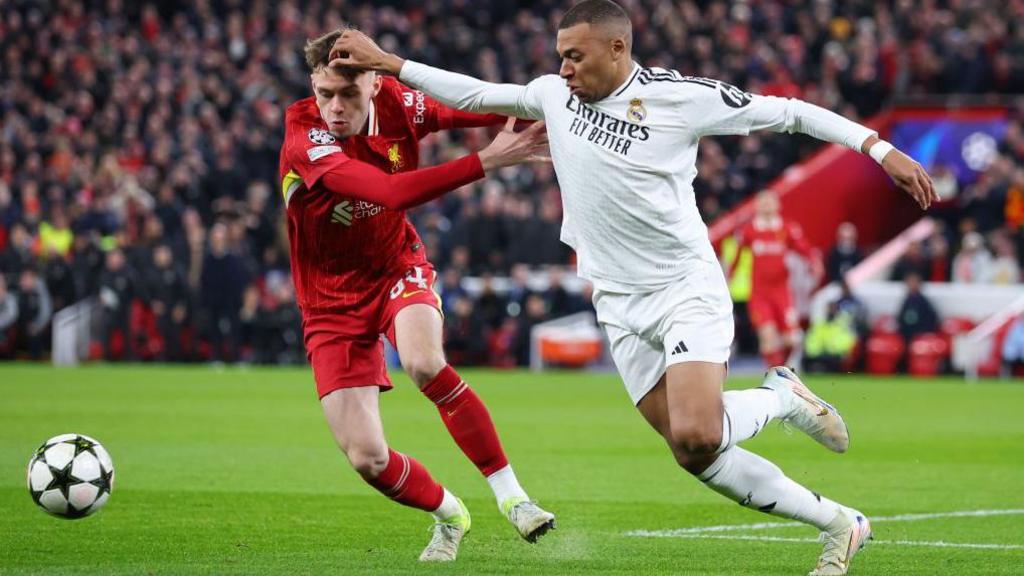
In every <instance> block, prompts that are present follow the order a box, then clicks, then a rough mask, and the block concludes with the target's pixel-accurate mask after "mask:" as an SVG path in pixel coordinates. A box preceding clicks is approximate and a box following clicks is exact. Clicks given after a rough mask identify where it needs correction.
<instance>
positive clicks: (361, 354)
mask: <svg viewBox="0 0 1024 576" xmlns="http://www.w3.org/2000/svg"><path fill="white" fill-rule="evenodd" d="M436 279H437V273H436V272H435V271H434V267H433V266H432V265H431V264H430V263H424V264H420V265H418V266H414V267H412V268H410V269H409V270H408V271H406V272H405V273H404V274H401V275H396V276H394V277H391V278H388V279H386V280H382V281H381V282H380V283H379V284H378V285H377V287H375V289H374V290H372V291H371V292H369V293H368V296H367V297H366V298H364V299H363V302H364V303H363V304H362V305H361V306H359V307H357V308H352V309H350V310H345V311H339V312H325V313H311V314H307V315H304V318H303V321H302V328H303V335H304V338H305V343H306V357H307V358H308V359H309V363H310V365H312V367H313V379H314V380H316V391H317V394H318V395H319V397H320V398H323V397H324V396H326V395H328V394H330V393H331V392H334V391H335V390H338V389H341V388H358V387H361V386H379V387H380V388H381V390H382V391H386V390H390V389H391V378H389V377H388V371H387V366H386V364H385V362H384V341H383V340H382V335H386V336H387V338H388V340H390V341H391V343H392V345H394V343H395V316H396V315H398V311H399V310H401V309H402V308H405V307H406V306H409V305H412V304H427V305H429V306H432V307H434V308H436V309H437V310H438V311H440V310H441V299H440V297H439V296H438V295H437V293H436V292H434V289H433V286H434V280H436Z"/></svg>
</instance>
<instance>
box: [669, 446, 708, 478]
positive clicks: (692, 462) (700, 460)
mask: <svg viewBox="0 0 1024 576" xmlns="http://www.w3.org/2000/svg"><path fill="white" fill-rule="evenodd" d="M672 453H673V455H674V456H675V457H676V463H677V464H679V466H680V467H681V468H682V469H683V470H686V471H687V472H689V473H690V474H693V475H694V476H700V475H701V474H703V473H704V471H705V470H707V468H708V466H710V465H711V463H712V462H714V459H715V454H713V453H708V454H693V453H690V452H682V451H679V450H673V451H672Z"/></svg>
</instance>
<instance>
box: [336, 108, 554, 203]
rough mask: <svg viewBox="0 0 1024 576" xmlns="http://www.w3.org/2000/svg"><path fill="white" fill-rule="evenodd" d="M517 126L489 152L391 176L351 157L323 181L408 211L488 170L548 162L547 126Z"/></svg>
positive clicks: (349, 193) (502, 134)
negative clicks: (527, 163)
mask: <svg viewBox="0 0 1024 576" xmlns="http://www.w3.org/2000/svg"><path fill="white" fill-rule="evenodd" d="M514 126H515V118H509V120H508V122H507V123H506V124H505V129H504V130H502V131H501V132H499V133H498V135H497V136H496V137H495V138H494V140H493V141H492V142H491V143H490V144H489V145H488V146H487V147H486V148H484V149H483V150H481V151H480V152H478V153H476V154H470V155H468V156H463V157H462V158H459V159H457V160H452V161H451V162H445V163H444V164H439V165H437V166H431V167H429V168H421V169H419V170H413V171H411V172H400V173H398V174H388V173H386V172H384V171H382V170H380V169H378V168H377V167H375V166H373V165H371V164H367V163H365V162H360V161H359V160H353V159H349V160H347V161H345V162H342V163H340V164H338V165H336V166H334V167H332V168H331V169H330V170H328V171H326V172H324V173H323V176H322V178H321V182H322V183H323V185H324V186H326V187H327V189H328V190H330V191H331V192H333V193H335V194H339V195H342V196H345V197H348V198H355V199H357V200H365V201H367V202H372V203H374V204H379V205H381V206H384V207H385V208H389V209H392V210H406V209H408V208H412V207H414V206H419V205H420V204H425V203H427V202H429V201H431V200H433V199H435V198H437V197H439V196H441V195H443V194H444V193H446V192H450V191H452V190H455V189H456V188H459V187H461V186H464V185H466V184H469V183H471V182H474V181H476V180H479V179H480V178H483V176H484V173H485V172H489V171H491V170H495V169H498V168H503V167H505V166H512V165H514V164H521V163H523V162H534V161H547V159H548V158H547V143H548V140H547V132H546V131H545V130H544V123H543V122H537V123H536V124H533V125H532V126H530V127H528V128H527V129H526V130H523V131H522V132H518V133H517V132H514V131H513V127H514Z"/></svg>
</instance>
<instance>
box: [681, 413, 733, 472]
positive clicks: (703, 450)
mask: <svg viewBox="0 0 1024 576" xmlns="http://www.w3.org/2000/svg"><path fill="white" fill-rule="evenodd" d="M670 434H671V438H670V441H671V442H672V452H673V453H674V454H675V455H676V460H677V461H679V465H680V466H683V467H684V468H685V467H686V463H684V462H682V461H680V457H681V456H682V457H684V458H685V457H686V456H704V455H707V454H713V453H714V452H715V451H716V450H718V447H719V446H721V445H722V427H721V425H719V426H712V425H701V424H680V425H673V426H672V428H671V430H670Z"/></svg>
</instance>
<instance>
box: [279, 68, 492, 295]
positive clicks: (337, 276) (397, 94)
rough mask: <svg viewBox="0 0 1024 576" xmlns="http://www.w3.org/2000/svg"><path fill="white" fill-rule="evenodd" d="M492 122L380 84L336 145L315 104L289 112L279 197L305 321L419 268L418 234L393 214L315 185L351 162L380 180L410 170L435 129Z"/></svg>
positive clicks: (302, 103) (303, 103)
mask: <svg viewBox="0 0 1024 576" xmlns="http://www.w3.org/2000/svg"><path fill="white" fill-rule="evenodd" d="M503 120H504V119H503V117H501V116H495V115H477V114H467V113H463V112H458V111H454V110H451V109H449V108H446V107H445V106H443V105H441V104H439V103H438V102H436V101H434V100H432V99H430V98H428V97H427V96H425V95H424V94H423V93H422V92H419V91H415V90H412V89H411V88H408V87H406V86H403V85H402V84H401V83H399V82H398V81H397V80H395V79H393V78H383V79H382V86H381V90H380V92H379V93H378V94H377V96H375V97H374V98H373V101H372V105H371V107H370V115H369V120H368V125H367V128H366V130H365V132H366V133H365V134H362V135H357V136H352V137H349V138H347V139H346V140H345V141H344V142H338V141H337V140H336V139H335V138H334V136H332V135H331V134H330V133H329V132H328V131H327V125H326V124H325V123H324V121H323V119H322V118H321V116H320V111H319V109H318V108H317V106H316V99H315V98H314V97H309V98H305V99H303V100H299V101H298V102H296V103H294V104H292V105H291V106H289V107H288V110H287V112H286V113H285V138H284V146H283V147H282V149H281V161H280V174H281V191H282V194H283V196H284V201H285V207H286V213H287V218H288V239H289V241H290V244H291V266H292V276H293V278H294V281H295V292H296V299H297V301H298V304H299V307H300V308H301V309H302V311H303V313H304V314H308V313H311V312H324V311H331V310H341V309H347V308H352V307H359V306H361V305H363V304H365V303H366V302H368V301H369V300H371V299H372V296H373V294H372V293H371V292H370V290H371V289H373V288H374V287H376V285H377V282H378V281H379V280H380V279H381V278H382V277H390V276H394V275H395V274H397V273H400V272H403V271H405V270H408V269H409V268H410V267H411V266H413V265H416V264H418V263H421V262H424V261H425V260H424V252H425V250H424V249H423V245H422V242H421V241H420V238H419V235H418V234H417V233H416V230H415V229H414V228H413V226H412V224H410V223H409V222H408V220H406V218H405V212H404V211H402V210H388V209H386V208H385V207H383V206H380V205H377V204H373V203H370V202H367V201H365V200H357V199H354V198H346V197H344V196H341V195H339V194H336V193H333V192H331V191H330V190H328V189H327V188H326V186H324V185H323V184H322V182H321V179H322V178H323V176H324V174H326V173H327V172H329V171H331V170H332V169H338V168H339V167H340V166H342V165H344V164H346V163H348V162H352V161H353V160H358V161H362V162H365V163H367V164H370V165H372V166H374V167H376V168H379V169H380V170H383V171H385V172H388V173H396V172H404V171H411V170H415V169H416V168H417V165H418V164H419V140H420V139H421V138H423V137H424V136H426V135H427V134H429V133H431V132H435V131H437V130H442V129H447V128H453V127H465V126H484V125H492V124H498V123H500V122H502V121H503Z"/></svg>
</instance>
